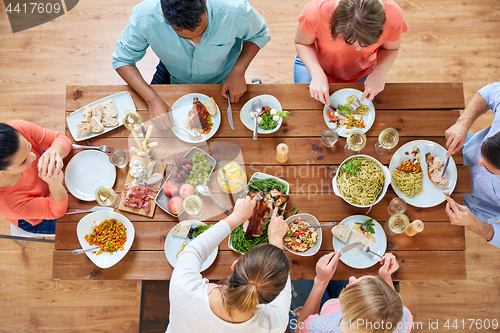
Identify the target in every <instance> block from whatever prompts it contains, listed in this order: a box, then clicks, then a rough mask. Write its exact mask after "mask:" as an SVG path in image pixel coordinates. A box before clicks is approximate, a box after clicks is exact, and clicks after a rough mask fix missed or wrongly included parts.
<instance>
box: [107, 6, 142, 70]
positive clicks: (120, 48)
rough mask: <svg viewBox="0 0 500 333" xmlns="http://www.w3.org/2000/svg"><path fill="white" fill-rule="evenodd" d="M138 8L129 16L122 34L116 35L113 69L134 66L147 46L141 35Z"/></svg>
mask: <svg viewBox="0 0 500 333" xmlns="http://www.w3.org/2000/svg"><path fill="white" fill-rule="evenodd" d="M138 11H139V10H138V8H137V7H136V8H134V13H133V14H132V16H131V17H130V20H129V22H128V24H127V27H126V28H125V30H124V31H123V34H122V35H121V36H120V37H118V41H117V42H116V48H115V51H114V52H113V69H117V68H120V67H122V66H125V65H132V66H135V64H136V62H137V61H139V60H141V59H142V58H143V57H144V55H145V54H146V50H147V48H148V47H149V43H148V41H147V39H146V38H145V37H144V36H143V35H142V33H141V32H142V31H144V28H142V29H141V27H140V24H141V19H140V13H139V12H138Z"/></svg>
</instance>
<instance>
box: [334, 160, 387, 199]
mask: <svg viewBox="0 0 500 333" xmlns="http://www.w3.org/2000/svg"><path fill="white" fill-rule="evenodd" d="M360 157H362V158H363V157H364V158H367V159H369V160H372V161H374V162H375V163H377V165H378V166H379V168H380V169H381V170H382V172H383V173H384V187H383V188H382V192H381V193H380V194H379V196H378V198H377V200H376V201H375V202H374V203H373V204H371V205H367V206H358V205H355V204H353V203H350V202H349V201H347V200H346V199H345V198H344V197H343V196H342V195H341V194H340V191H339V188H338V186H337V176H338V174H339V172H340V171H341V169H340V167H341V166H342V164H344V163H346V162H347V161H349V160H351V159H353V158H360ZM390 183H391V174H390V173H389V169H388V168H387V167H386V166H385V165H383V164H382V163H380V162H379V161H377V160H376V159H375V158H373V157H371V156H368V155H362V154H360V155H354V156H351V157H348V158H346V159H345V160H344V161H343V162H342V163H340V165H339V167H338V168H337V172H336V173H335V176H334V177H333V179H332V188H333V192H334V193H335V195H336V196H338V197H341V198H342V199H343V200H344V201H345V202H347V203H348V204H349V205H351V206H354V207H359V208H368V207H370V206H375V205H376V204H378V203H379V202H380V200H382V198H383V197H384V196H385V194H386V192H387V188H388V187H389V184H390Z"/></svg>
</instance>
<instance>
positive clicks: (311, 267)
mask: <svg viewBox="0 0 500 333" xmlns="http://www.w3.org/2000/svg"><path fill="white" fill-rule="evenodd" d="M327 253H328V251H319V252H318V253H317V254H316V255H314V256H312V257H300V256H297V255H294V254H292V253H288V252H287V256H288V257H289V258H290V260H292V269H291V271H290V275H291V278H292V279H293V280H312V279H313V278H314V276H315V266H316V262H317V261H318V259H319V258H320V257H321V256H323V255H325V254H327ZM393 253H394V254H395V255H396V256H397V257H398V262H399V265H400V268H399V270H398V271H397V272H396V273H395V274H394V275H393V279H394V280H434V279H437V280H465V279H466V278H467V273H466V269H465V252H464V251H394V252H393ZM239 258H240V255H239V254H238V253H236V252H234V251H219V253H218V255H217V258H216V259H215V262H214V264H212V266H211V267H209V268H208V269H207V270H206V271H204V272H203V277H205V278H207V279H213V280H219V279H223V278H226V277H228V276H230V275H231V268H230V267H231V264H232V262H233V261H234V260H237V259H239ZM53 262H54V264H53V269H52V277H53V279H56V280H57V279H64V280H129V279H132V280H167V279H170V277H171V275H172V270H173V269H172V267H171V266H170V265H169V264H168V262H167V259H166V258H165V254H164V252H163V251H130V252H129V253H127V255H126V256H125V257H124V258H123V259H122V260H121V261H120V262H119V263H117V264H116V265H115V266H113V267H110V268H107V269H100V268H98V267H97V266H95V265H94V264H93V263H92V262H91V261H90V260H89V259H88V258H87V256H84V255H80V256H74V255H73V254H72V253H71V251H54V254H53ZM378 269H379V265H377V264H375V265H374V266H372V267H370V268H368V269H362V270H359V269H354V268H351V267H348V266H346V265H344V264H343V263H339V265H338V267H337V271H336V273H335V276H334V279H338V280H347V279H348V278H349V277H350V276H352V275H354V276H360V275H365V274H373V275H376V274H377V272H378Z"/></svg>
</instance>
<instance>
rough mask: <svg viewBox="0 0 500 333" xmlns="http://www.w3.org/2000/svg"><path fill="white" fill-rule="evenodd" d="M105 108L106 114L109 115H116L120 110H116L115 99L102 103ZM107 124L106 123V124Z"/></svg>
mask: <svg viewBox="0 0 500 333" xmlns="http://www.w3.org/2000/svg"><path fill="white" fill-rule="evenodd" d="M102 107H103V109H104V116H108V117H116V116H117V115H118V111H117V110H116V105H115V101H113V100H109V101H107V102H106V103H103V104H102ZM104 126H106V125H104Z"/></svg>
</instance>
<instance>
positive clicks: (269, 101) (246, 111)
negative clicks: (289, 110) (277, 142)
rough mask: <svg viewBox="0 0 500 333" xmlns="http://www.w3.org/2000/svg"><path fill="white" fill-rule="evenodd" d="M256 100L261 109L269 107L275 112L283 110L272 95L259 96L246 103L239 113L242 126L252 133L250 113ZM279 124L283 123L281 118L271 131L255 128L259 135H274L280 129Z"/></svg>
mask: <svg viewBox="0 0 500 333" xmlns="http://www.w3.org/2000/svg"><path fill="white" fill-rule="evenodd" d="M257 99H260V101H261V102H262V107H264V106H269V107H271V108H274V109H277V110H283V109H282V108H281V104H280V102H279V101H278V99H277V98H276V97H274V96H272V95H259V96H256V97H254V98H252V99H251V100H249V101H248V102H246V103H245V105H243V107H242V108H241V111H240V120H241V122H242V123H243V125H245V126H246V128H248V129H249V130H251V131H253V129H254V126H255V120H254V118H252V117H250V111H252V104H253V102H254V101H255V100H257ZM281 123H283V118H280V119H279V120H278V125H277V126H276V127H275V128H273V129H271V130H265V129H262V128H260V127H258V126H257V132H258V133H260V134H269V133H274V132H276V131H277V130H279V128H280V127H281Z"/></svg>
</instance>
